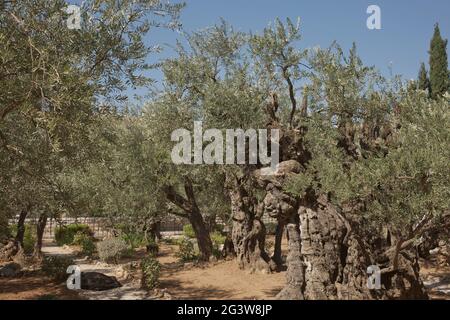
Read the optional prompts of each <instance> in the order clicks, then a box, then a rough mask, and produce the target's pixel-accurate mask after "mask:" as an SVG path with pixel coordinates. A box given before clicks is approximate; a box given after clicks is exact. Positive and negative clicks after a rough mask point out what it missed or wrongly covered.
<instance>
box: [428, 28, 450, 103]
mask: <svg viewBox="0 0 450 320" xmlns="http://www.w3.org/2000/svg"><path fill="white" fill-rule="evenodd" d="M446 47H447V40H444V39H442V37H441V32H440V30H439V25H438V24H436V26H435V27H434V35H433V39H431V44H430V52H429V53H430V87H431V96H432V97H433V98H437V97H438V96H441V95H443V94H444V93H445V92H446V91H447V90H448V88H449V74H448V60H447V52H446V50H447V48H446Z"/></svg>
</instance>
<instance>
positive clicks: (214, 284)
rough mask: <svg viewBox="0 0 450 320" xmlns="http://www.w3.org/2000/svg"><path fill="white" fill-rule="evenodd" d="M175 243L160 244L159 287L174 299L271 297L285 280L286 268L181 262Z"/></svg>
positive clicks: (228, 263) (248, 298)
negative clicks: (256, 269) (261, 270)
mask: <svg viewBox="0 0 450 320" xmlns="http://www.w3.org/2000/svg"><path fill="white" fill-rule="evenodd" d="M176 250H177V247H176V246H168V245H165V246H162V247H161V253H160V256H159V258H158V260H159V262H160V263H161V264H162V273H161V278H160V287H161V288H165V289H167V291H168V292H169V293H170V294H171V295H172V296H173V297H175V298H177V299H208V300H209V299H244V300H254V299H256V300H262V299H264V300H269V299H274V298H275V296H276V294H277V293H278V292H280V290H281V289H282V287H283V285H284V283H285V272H279V273H273V274H269V275H267V274H249V273H248V272H246V271H243V270H240V269H239V268H238V266H237V264H236V262H235V261H219V262H217V263H212V264H208V265H207V266H204V267H201V266H194V265H190V264H184V265H183V264H181V263H179V262H178V259H177V258H176V256H175V253H176Z"/></svg>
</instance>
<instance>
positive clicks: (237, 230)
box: [226, 174, 271, 273]
mask: <svg viewBox="0 0 450 320" xmlns="http://www.w3.org/2000/svg"><path fill="white" fill-rule="evenodd" d="M247 178H248V177H245V176H244V177H242V178H237V177H236V176H234V175H232V174H228V175H227V182H226V183H227V189H228V191H229V196H230V200H231V212H232V219H233V226H232V240H233V245H234V250H235V252H236V258H237V261H238V264H239V267H240V268H242V269H247V270H249V271H250V272H255V271H259V272H263V273H270V271H271V267H270V264H269V262H270V258H269V255H268V254H267V253H266V251H265V241H266V228H265V226H264V223H263V222H262V221H261V216H260V213H259V214H258V213H257V208H256V207H257V201H256V199H255V198H254V197H253V196H252V195H251V193H250V192H249V189H248V186H246V183H248V181H247Z"/></svg>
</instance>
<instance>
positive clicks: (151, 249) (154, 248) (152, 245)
mask: <svg viewBox="0 0 450 320" xmlns="http://www.w3.org/2000/svg"><path fill="white" fill-rule="evenodd" d="M146 247H147V252H148V253H149V254H151V255H153V256H155V255H157V254H158V252H159V246H158V244H157V243H156V242H155V241H153V240H149V241H148V244H147V246H146Z"/></svg>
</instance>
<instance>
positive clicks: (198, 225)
mask: <svg viewBox="0 0 450 320" xmlns="http://www.w3.org/2000/svg"><path fill="white" fill-rule="evenodd" d="M184 191H185V193H186V197H187V198H184V197H183V196H181V195H180V194H178V193H177V192H176V191H175V189H174V188H173V187H172V186H167V187H166V188H165V193H166V196H167V199H168V200H169V201H170V202H172V203H173V204H175V205H176V206H178V207H179V208H181V209H182V210H183V211H184V212H185V215H184V217H186V218H187V219H188V220H189V222H190V223H191V225H192V228H193V229H194V233H195V237H196V239H197V243H198V248H199V251H200V259H201V260H203V261H208V260H209V258H210V257H211V255H212V241H211V238H210V236H209V232H208V228H207V226H206V223H205V221H204V219H203V216H202V214H201V212H200V209H199V207H198V205H197V201H196V200H195V194H194V189H193V186H192V182H191V180H190V179H189V178H185V183H184Z"/></svg>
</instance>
